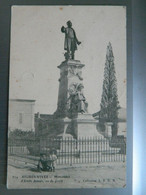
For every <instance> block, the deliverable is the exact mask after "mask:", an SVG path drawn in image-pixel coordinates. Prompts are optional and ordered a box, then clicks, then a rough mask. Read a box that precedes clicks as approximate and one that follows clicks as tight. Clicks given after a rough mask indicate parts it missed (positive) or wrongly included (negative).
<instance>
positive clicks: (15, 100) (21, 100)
mask: <svg viewBox="0 0 146 195" xmlns="http://www.w3.org/2000/svg"><path fill="white" fill-rule="evenodd" d="M9 101H14V102H35V101H36V100H29V99H9Z"/></svg>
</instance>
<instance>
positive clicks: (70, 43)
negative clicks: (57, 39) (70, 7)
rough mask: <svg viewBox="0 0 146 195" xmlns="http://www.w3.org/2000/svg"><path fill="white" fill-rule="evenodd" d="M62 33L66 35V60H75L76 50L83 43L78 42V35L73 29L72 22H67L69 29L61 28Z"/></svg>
mask: <svg viewBox="0 0 146 195" xmlns="http://www.w3.org/2000/svg"><path fill="white" fill-rule="evenodd" d="M61 32H63V33H65V42H64V49H65V50H67V53H66V54H65V57H66V59H70V58H71V59H74V53H75V50H77V44H78V45H80V44H81V42H80V41H78V39H77V37H76V33H75V31H74V29H73V28H72V23H71V21H68V22H67V28H65V27H64V26H62V27H61Z"/></svg>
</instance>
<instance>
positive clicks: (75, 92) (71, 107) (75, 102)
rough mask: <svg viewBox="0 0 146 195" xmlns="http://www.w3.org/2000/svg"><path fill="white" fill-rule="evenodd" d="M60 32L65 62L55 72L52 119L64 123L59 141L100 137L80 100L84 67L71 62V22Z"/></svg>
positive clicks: (73, 43) (73, 41)
mask: <svg viewBox="0 0 146 195" xmlns="http://www.w3.org/2000/svg"><path fill="white" fill-rule="evenodd" d="M61 32H63V33H65V42H64V50H66V53H65V54H64V56H65V61H63V62H62V63H61V64H60V65H59V66H58V68H59V69H60V78H59V92H58V104H57V110H56V112H55V113H54V117H55V119H56V120H57V119H58V120H62V121H63V123H64V129H63V134H61V135H62V136H63V137H68V136H70V135H72V136H73V137H74V138H79V137H95V136H96V137H97V136H101V135H100V134H99V133H98V131H97V129H96V126H97V123H98V121H97V120H95V119H94V118H93V117H92V114H90V113H88V102H87V100H86V98H85V96H84V91H83V89H84V85H83V77H82V69H83V68H84V66H85V65H84V64H82V63H81V62H80V61H79V60H75V51H76V50H77V45H80V44H81V42H80V41H78V39H77V36H76V33H75V30H74V29H73V28H72V23H71V21H68V22H67V27H66V28H65V27H64V26H62V28H61Z"/></svg>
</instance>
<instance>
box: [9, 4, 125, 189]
mask: <svg viewBox="0 0 146 195" xmlns="http://www.w3.org/2000/svg"><path fill="white" fill-rule="evenodd" d="M126 25H127V24H126V7H125V6H99V5H95V6H87V5H86V6H83V5H81V6H75V5H74V6H67V5H66V6H64V5H63V6H12V8H11V41H10V64H9V67H10V71H9V108H8V161H7V187H8V188H9V189H50V188H52V189H61V188H62V189H76V188H78V189H81V188H124V187H126V143H127V142H128V140H127V125H126V123H127V114H126V113H127V110H126V108H127V105H126V104H127V78H126V75H127V66H128V64H127V48H126V46H127V38H126V32H127V30H126Z"/></svg>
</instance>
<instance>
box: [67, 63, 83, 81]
mask: <svg viewBox="0 0 146 195" xmlns="http://www.w3.org/2000/svg"><path fill="white" fill-rule="evenodd" d="M68 73H69V75H70V76H77V77H78V78H79V79H80V80H83V78H82V71H81V68H78V67H74V66H70V67H69V69H68Z"/></svg>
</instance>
